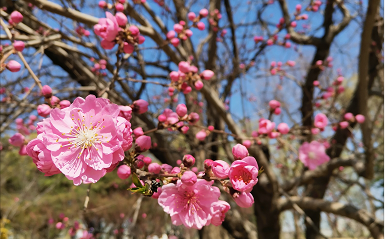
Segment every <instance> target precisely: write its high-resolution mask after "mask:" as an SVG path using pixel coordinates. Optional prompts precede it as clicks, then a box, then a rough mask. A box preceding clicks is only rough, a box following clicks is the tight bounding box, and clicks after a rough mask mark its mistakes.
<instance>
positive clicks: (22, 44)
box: [13, 41, 25, 52]
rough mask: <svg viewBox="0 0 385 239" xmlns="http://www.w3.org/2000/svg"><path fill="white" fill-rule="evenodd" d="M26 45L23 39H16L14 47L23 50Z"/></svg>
mask: <svg viewBox="0 0 385 239" xmlns="http://www.w3.org/2000/svg"><path fill="white" fill-rule="evenodd" d="M24 47H25V44H24V42H22V41H14V42H13V48H15V50H16V51H20V52H21V51H23V50H24Z"/></svg>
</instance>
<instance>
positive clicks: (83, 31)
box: [75, 26, 90, 37]
mask: <svg viewBox="0 0 385 239" xmlns="http://www.w3.org/2000/svg"><path fill="white" fill-rule="evenodd" d="M75 32H76V33H77V34H78V35H79V36H86V37H88V36H89V35H90V31H88V30H86V29H84V27H82V26H78V27H77V28H76V29H75Z"/></svg>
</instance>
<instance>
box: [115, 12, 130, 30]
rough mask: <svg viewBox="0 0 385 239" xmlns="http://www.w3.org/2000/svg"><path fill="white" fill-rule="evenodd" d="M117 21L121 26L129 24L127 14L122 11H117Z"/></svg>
mask: <svg viewBox="0 0 385 239" xmlns="http://www.w3.org/2000/svg"><path fill="white" fill-rule="evenodd" d="M115 18H116V21H117V23H118V25H119V26H121V27H125V26H126V24H127V16H126V15H125V14H124V13H122V12H117V13H116V14H115Z"/></svg>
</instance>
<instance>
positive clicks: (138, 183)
mask: <svg viewBox="0 0 385 239" xmlns="http://www.w3.org/2000/svg"><path fill="white" fill-rule="evenodd" d="M132 182H133V183H134V184H135V186H137V187H138V188H143V185H142V183H141V182H140V180H139V178H138V176H136V174H135V173H133V174H132Z"/></svg>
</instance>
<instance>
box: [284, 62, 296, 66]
mask: <svg viewBox="0 0 385 239" xmlns="http://www.w3.org/2000/svg"><path fill="white" fill-rule="evenodd" d="M286 64H287V65H288V66H291V67H293V66H295V61H287V62H286Z"/></svg>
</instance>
